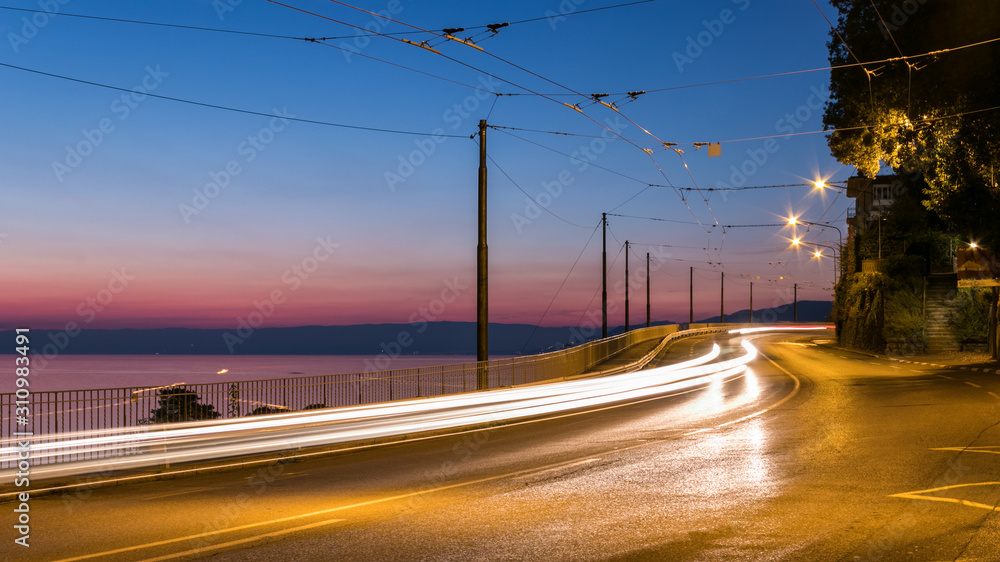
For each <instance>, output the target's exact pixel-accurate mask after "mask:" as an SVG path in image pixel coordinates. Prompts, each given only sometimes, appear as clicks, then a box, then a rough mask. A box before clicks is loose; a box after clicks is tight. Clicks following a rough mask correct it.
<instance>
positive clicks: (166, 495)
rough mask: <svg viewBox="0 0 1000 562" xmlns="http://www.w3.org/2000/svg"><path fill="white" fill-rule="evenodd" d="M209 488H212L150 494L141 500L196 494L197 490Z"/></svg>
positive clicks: (202, 489)
mask: <svg viewBox="0 0 1000 562" xmlns="http://www.w3.org/2000/svg"><path fill="white" fill-rule="evenodd" d="M211 489H212V488H193V489H191V490H184V491H183V492H172V493H169V494H163V495H160V496H152V497H148V498H142V500H143V501H149V500H158V499H162V498H171V497H174V496H182V495H184V494H197V493H198V492H204V491H206V490H211Z"/></svg>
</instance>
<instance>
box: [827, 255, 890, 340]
mask: <svg viewBox="0 0 1000 562" xmlns="http://www.w3.org/2000/svg"><path fill="white" fill-rule="evenodd" d="M885 285H886V278H885V276H884V275H882V274H881V273H855V274H852V275H847V276H845V277H844V278H843V279H842V280H841V282H840V283H838V284H837V288H836V297H835V300H836V302H837V309H836V322H837V327H838V335H839V338H840V343H841V344H843V345H846V346H848V347H853V348H855V349H864V350H867V351H875V352H881V351H882V350H884V349H885V336H884V334H883V333H882V326H883V318H882V307H883V297H884V291H885Z"/></svg>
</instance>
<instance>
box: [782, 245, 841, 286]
mask: <svg viewBox="0 0 1000 562" xmlns="http://www.w3.org/2000/svg"><path fill="white" fill-rule="evenodd" d="M792 246H816V247H820V248H829V249H830V251H832V252H833V263H834V270H835V271H836V264H837V249H836V248H834V247H833V246H827V245H826V244H817V243H816V242H803V241H802V240H801V239H800V238H793V239H792ZM813 257H814V258H821V257H823V251H822V250H814V251H813ZM836 281H837V279H836V277H835V278H834V282H836Z"/></svg>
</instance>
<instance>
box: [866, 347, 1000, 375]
mask: <svg viewBox="0 0 1000 562" xmlns="http://www.w3.org/2000/svg"><path fill="white" fill-rule="evenodd" d="M880 357H884V358H885V359H889V360H891V361H900V362H903V363H917V364H920V365H931V366H934V367H958V368H960V369H965V370H971V371H987V372H989V371H996V372H997V374H1000V361H996V360H994V359H991V358H990V354H989V353H986V352H985V351H950V352H941V353H926V354H918V355H882V356H880Z"/></svg>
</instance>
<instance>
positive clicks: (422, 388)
mask: <svg viewBox="0 0 1000 562" xmlns="http://www.w3.org/2000/svg"><path fill="white" fill-rule="evenodd" d="M671 335H675V336H680V335H683V334H681V333H679V332H678V326H677V325H668V326H654V327H651V328H642V329H638V330H633V331H630V332H628V333H626V334H621V335H619V336H615V337H611V338H607V339H603V340H597V341H594V342H589V343H586V344H583V345H580V346H577V347H573V348H569V349H564V350H560V351H554V352H549V353H544V354H540V355H532V356H529V357H514V358H506V359H496V360H491V361H484V362H470V363H459V364H452V365H441V366H428V367H415V368H408V369H392V370H387V371H379V372H372V373H351V374H334V375H321V376H314V377H296V378H281V379H268V380H249V381H239V382H227V383H207V384H187V385H183V386H177V385H167V386H161V387H152V388H135V387H129V388H110V389H92V390H63V391H42V392H34V393H32V395H31V401H30V411H29V413H28V416H27V417H28V418H29V419H30V421H31V427H30V430H31V431H32V432H33V433H34V437H33V439H34V442H35V443H41V442H45V441H47V440H53V439H56V438H57V437H56V435H58V434H66V433H86V432H88V431H91V430H98V429H105V430H106V429H119V428H120V429H123V430H125V429H128V428H135V427H139V426H144V425H147V426H153V424H156V425H157V426H158V425H159V424H161V423H168V422H180V421H191V420H197V419H226V418H237V417H243V416H249V415H260V414H269V413H276V412H288V411H297V410H308V409H317V408H328V407H335V406H358V405H364V404H372V403H377V402H386V401H392V400H402V399H408V398H418V397H426V396H438V395H444V394H454V393H459V392H468V391H472V390H476V380H477V374H478V373H479V372H480V371H481V370H485V371H486V373H487V376H488V382H489V388H500V387H506V386H513V385H521V384H527V383H535V382H542V381H547V380H554V379H562V378H568V377H573V376H577V375H581V374H583V373H585V372H587V371H588V370H590V369H591V368H593V367H594V366H595V365H597V364H599V363H601V362H603V361H607V360H608V359H611V358H613V357H615V356H616V355H618V354H619V353H621V352H622V351H624V350H626V349H628V348H629V347H631V346H633V345H636V344H638V343H642V342H645V341H649V340H653V339H663V338H666V337H668V336H671ZM662 345H665V342H661V346H659V347H658V349H660V348H662ZM650 358H651V357H650ZM647 361H648V359H647ZM643 364H644V363H643ZM16 401H17V397H16V396H15V395H14V394H13V393H5V394H0V435H3V436H4V437H5V438H4V439H3V441H2V442H3V444H4V445H5V446H7V445H9V441H10V439H9V438H8V436H10V435H11V432H12V431H13V428H14V425H13V424H14V422H15V420H16V417H15V409H16V407H17V404H16ZM23 413H24V412H23V410H22V411H19V412H17V414H18V415H23ZM21 429H24V428H21Z"/></svg>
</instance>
